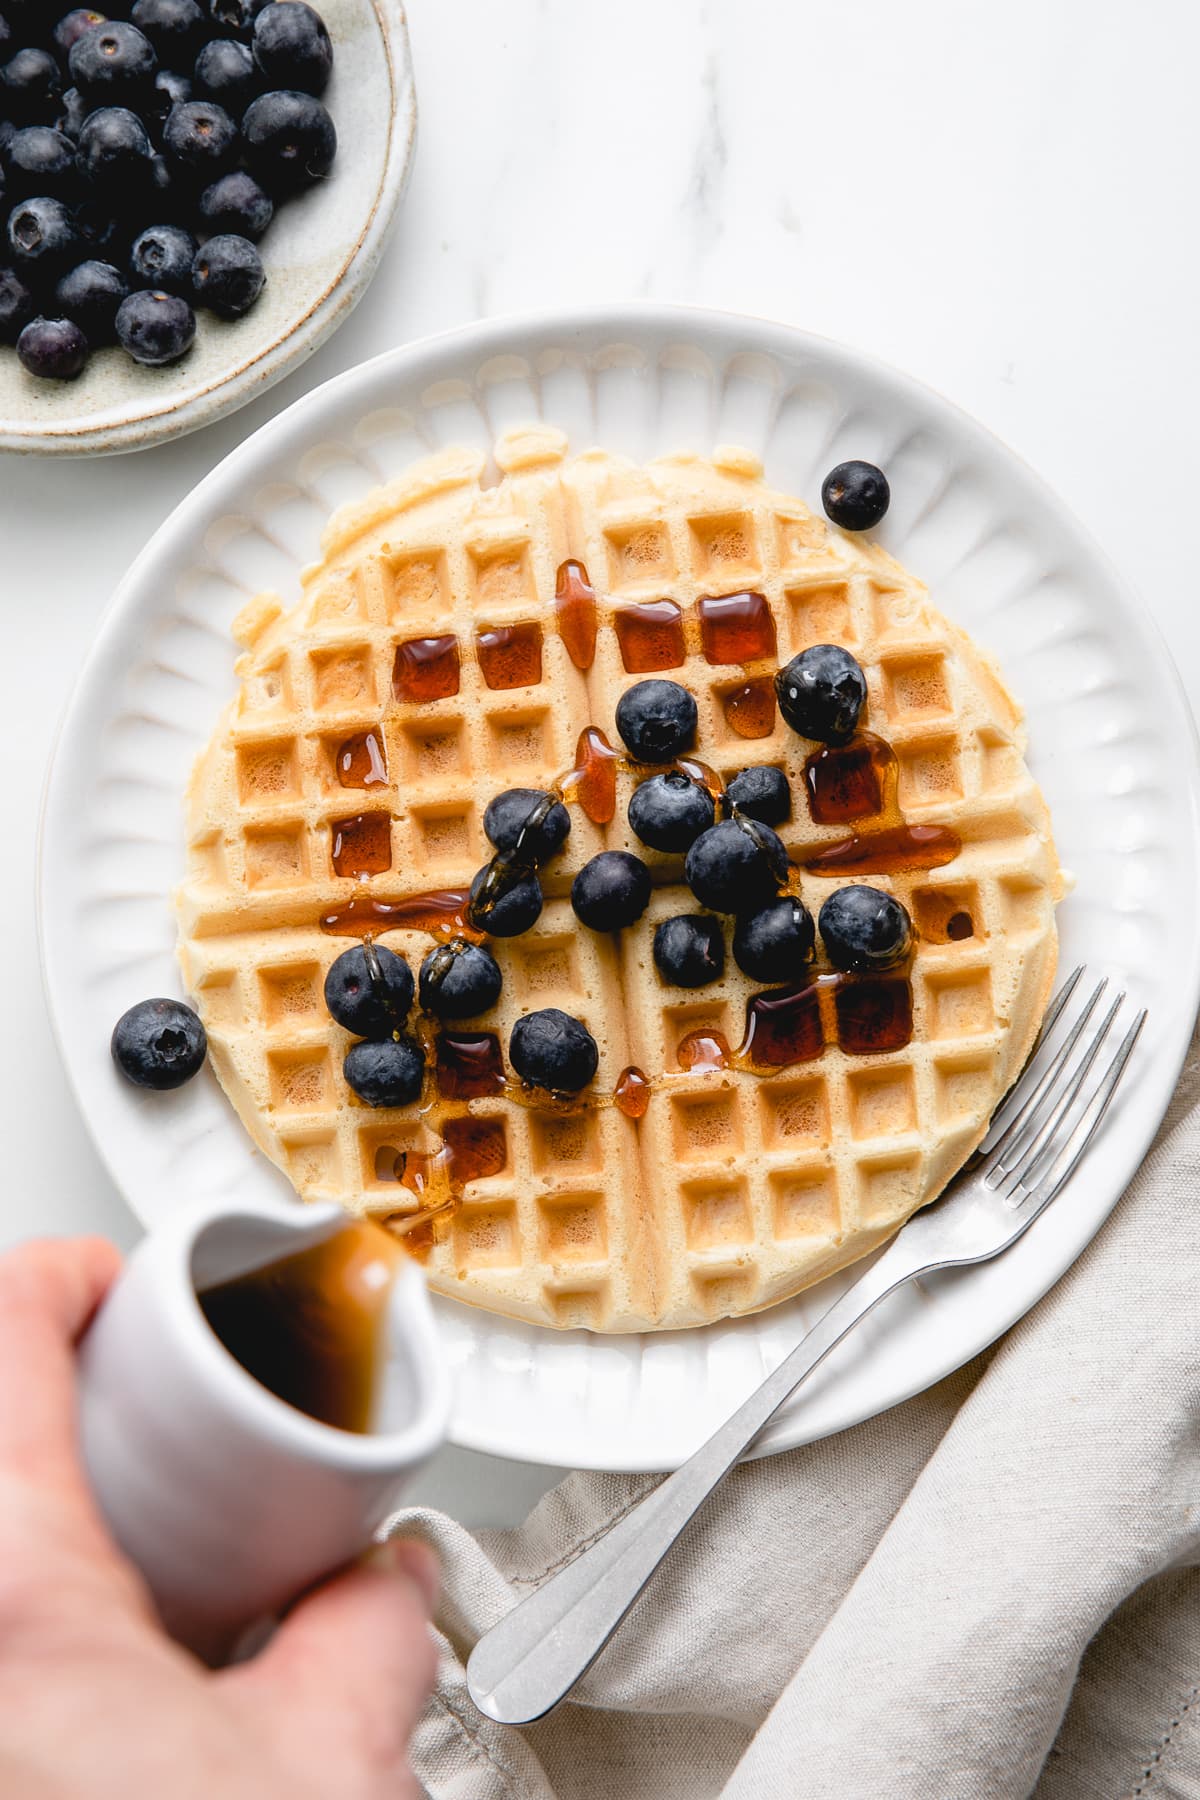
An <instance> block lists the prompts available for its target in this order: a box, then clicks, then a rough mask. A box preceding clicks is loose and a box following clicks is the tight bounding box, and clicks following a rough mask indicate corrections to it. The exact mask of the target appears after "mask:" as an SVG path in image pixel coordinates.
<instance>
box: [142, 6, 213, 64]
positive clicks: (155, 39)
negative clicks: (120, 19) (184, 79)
mask: <svg viewBox="0 0 1200 1800" xmlns="http://www.w3.org/2000/svg"><path fill="white" fill-rule="evenodd" d="M129 16H130V18H131V19H132V20H133V22H134V24H135V25H136V26H137V28H138V30H139V31H140V32H142V33H143V34H144V35H145V36H146V37H148V38H149V40H150V42H151V43H152V44H153V45H154V48H155V51H156V52H157V54H158V56H159V58H160V60H161V61H162V62H165V63H167V64H168V65H169V66H170V67H171V68H173V69H186V68H190V66H191V64H192V63H193V62H194V61H195V57H196V52H197V51H198V50H199V48H200V46H201V44H202V43H203V42H204V40H205V38H206V37H207V36H208V20H207V19H206V18H205V17H204V14H203V13H202V12H201V10H200V8H199V7H198V6H197V5H196V0H136V4H135V5H134V7H133V10H132V12H131V13H130V15H129Z"/></svg>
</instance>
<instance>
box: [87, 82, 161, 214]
mask: <svg viewBox="0 0 1200 1800" xmlns="http://www.w3.org/2000/svg"><path fill="white" fill-rule="evenodd" d="M150 157H151V148H150V139H149V137H148V136H147V134H146V127H145V126H144V125H143V124H142V121H141V120H140V119H139V118H138V116H137V114H136V113H135V112H131V111H130V110H129V108H128V107H127V106H102V107H100V108H99V109H98V110H97V111H96V112H94V113H91V114H89V116H88V117H87V118H86V119H85V120H84V122H83V129H82V130H81V131H80V133H79V160H80V163H81V164H82V166H83V172H84V174H85V175H86V176H87V178H88V180H89V181H90V182H91V184H92V186H93V187H94V188H97V189H99V190H100V192H101V193H102V194H103V195H104V196H105V197H106V198H108V197H111V198H112V201H113V204H114V207H116V208H118V209H119V210H122V211H124V210H127V209H129V208H132V207H134V206H136V205H137V203H138V202H139V201H140V200H141V199H142V198H143V197H144V196H145V195H146V194H148V193H149V191H150V187H151V183H152V181H153V170H152V168H151V163H150Z"/></svg>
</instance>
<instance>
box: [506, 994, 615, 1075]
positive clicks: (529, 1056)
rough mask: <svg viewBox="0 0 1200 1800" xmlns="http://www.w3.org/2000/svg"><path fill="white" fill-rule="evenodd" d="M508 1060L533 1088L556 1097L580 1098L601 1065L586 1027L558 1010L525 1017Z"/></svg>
mask: <svg viewBox="0 0 1200 1800" xmlns="http://www.w3.org/2000/svg"><path fill="white" fill-rule="evenodd" d="M508 1059H509V1061H510V1062H511V1063H512V1066H513V1068H514V1069H515V1070H516V1072H517V1074H518V1075H519V1076H520V1077H521V1080H522V1081H527V1082H529V1083H530V1084H531V1086H533V1087H540V1088H548V1089H549V1090H550V1092H551V1093H553V1094H577V1093H578V1092H579V1090H580V1088H585V1087H586V1086H587V1084H588V1082H589V1081H591V1079H592V1078H593V1076H594V1075H595V1073H596V1070H597V1068H598V1067H599V1063H600V1053H599V1051H598V1050H597V1049H596V1040H595V1038H594V1037H593V1036H592V1034H591V1032H590V1031H589V1030H588V1028H587V1026H586V1025H583V1024H581V1023H580V1021H579V1020H578V1019H573V1018H572V1017H571V1015H570V1013H565V1012H561V1011H560V1010H559V1008H558V1007H557V1006H547V1007H545V1008H543V1010H542V1011H541V1012H531V1013H526V1014H525V1016H524V1018H521V1019H518V1020H517V1022H516V1024H515V1025H514V1026H513V1028H512V1036H511V1037H510V1038H509V1041H508Z"/></svg>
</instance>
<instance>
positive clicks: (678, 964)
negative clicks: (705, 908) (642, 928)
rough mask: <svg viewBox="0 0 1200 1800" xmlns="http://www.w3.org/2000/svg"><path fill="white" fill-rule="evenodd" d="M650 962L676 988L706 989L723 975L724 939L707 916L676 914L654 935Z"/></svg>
mask: <svg viewBox="0 0 1200 1800" xmlns="http://www.w3.org/2000/svg"><path fill="white" fill-rule="evenodd" d="M654 962H655V966H656V967H657V969H658V972H659V974H660V975H661V976H662V978H663V980H664V981H671V982H674V984H675V986H676V987H685V988H698V987H706V986H707V985H708V983H709V982H710V981H716V980H717V978H718V976H720V975H723V974H724V972H725V937H724V933H723V932H722V930H721V926H720V923H719V921H718V920H716V919H714V918H713V917H712V915H711V913H679V914H678V915H677V916H676V917H675V918H673V919H664V920H663V922H662V924H661V925H659V926H658V928H657V929H656V931H655V933H654Z"/></svg>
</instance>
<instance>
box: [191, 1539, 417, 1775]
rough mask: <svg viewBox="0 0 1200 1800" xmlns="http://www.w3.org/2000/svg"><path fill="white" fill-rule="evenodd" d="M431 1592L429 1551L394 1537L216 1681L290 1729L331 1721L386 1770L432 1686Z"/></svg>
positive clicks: (302, 1604)
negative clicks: (281, 1717) (248, 1693)
mask: <svg viewBox="0 0 1200 1800" xmlns="http://www.w3.org/2000/svg"><path fill="white" fill-rule="evenodd" d="M437 1591H438V1562H437V1557H436V1556H435V1555H434V1552H433V1551H432V1550H431V1549H429V1548H428V1546H427V1545H425V1544H421V1543H417V1542H415V1541H411V1540H409V1541H405V1540H400V1539H398V1540H397V1541H396V1542H394V1543H391V1544H387V1545H384V1546H383V1548H382V1549H380V1550H379V1551H377V1552H376V1553H375V1554H374V1555H373V1556H372V1557H371V1559H370V1561H369V1562H368V1563H365V1564H362V1565H360V1566H359V1567H358V1568H355V1569H351V1570H348V1571H347V1572H346V1573H345V1574H344V1575H338V1576H335V1577H334V1579H333V1580H332V1581H327V1582H325V1583H324V1584H323V1585H322V1586H321V1587H319V1588H316V1589H314V1591H313V1592H312V1593H311V1594H309V1595H307V1596H306V1597H305V1598H304V1599H303V1600H302V1601H301V1602H300V1603H299V1605H298V1606H296V1607H295V1608H293V1610H292V1611H291V1612H290V1613H289V1614H288V1616H287V1618H286V1619H285V1620H284V1622H283V1624H282V1625H281V1626H280V1628H279V1630H278V1631H277V1632H276V1634H275V1636H274V1637H273V1638H272V1639H271V1642H270V1643H269V1644H268V1645H267V1647H266V1649H265V1650H264V1651H263V1652H262V1653H261V1655H259V1656H258V1657H257V1658H256V1659H255V1660H254V1661H253V1662H251V1663H247V1664H244V1665H243V1666H242V1667H241V1668H238V1669H232V1670H230V1671H229V1673H228V1675H227V1676H226V1677H225V1679H226V1680H228V1681H231V1682H235V1683H237V1684H239V1685H244V1686H247V1687H253V1688H254V1689H256V1690H257V1693H258V1695H259V1697H260V1698H261V1699H262V1700H263V1701H264V1702H265V1704H266V1705H268V1706H275V1707H276V1708H277V1709H278V1710H279V1711H280V1713H281V1714H282V1713H286V1715H287V1716H288V1718H289V1719H291V1720H292V1721H295V1720H297V1719H301V1718H304V1717H305V1716H306V1713H307V1714H308V1715H309V1716H310V1717H312V1718H314V1720H319V1721H321V1723H322V1725H323V1727H324V1728H325V1729H328V1727H329V1726H330V1725H334V1724H335V1721H336V1722H337V1723H336V1725H335V1729H337V1728H338V1727H341V1728H344V1730H345V1731H346V1732H348V1733H349V1734H350V1735H352V1736H353V1738H354V1739H355V1740H356V1741H357V1742H359V1743H362V1742H363V1741H365V1742H366V1743H367V1744H368V1745H369V1746H370V1748H371V1753H372V1757H373V1758H375V1757H378V1758H379V1759H380V1760H381V1762H382V1763H383V1764H384V1765H385V1766H386V1765H387V1764H388V1763H389V1762H391V1761H394V1760H396V1759H398V1758H400V1757H402V1756H403V1753H404V1750H405V1748H406V1746H407V1744H408V1740H409V1738H410V1736H411V1735H412V1731H413V1728H414V1726H415V1725H416V1723H417V1720H418V1719H419V1717H420V1715H421V1710H422V1708H423V1707H424V1705H425V1702H426V1700H427V1699H428V1697H429V1694H430V1691H431V1690H432V1688H433V1682H434V1676H435V1675H436V1672H437V1649H436V1646H435V1644H434V1641H433V1637H432V1635H431V1633H430V1630H429V1620H430V1615H431V1613H432V1610H433V1607H434V1604H435V1602H436V1600H437Z"/></svg>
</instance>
